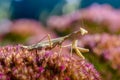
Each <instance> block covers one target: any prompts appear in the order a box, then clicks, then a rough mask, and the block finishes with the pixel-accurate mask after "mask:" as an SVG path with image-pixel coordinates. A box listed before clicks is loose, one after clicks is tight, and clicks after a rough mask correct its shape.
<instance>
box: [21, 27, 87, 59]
mask: <svg viewBox="0 0 120 80" xmlns="http://www.w3.org/2000/svg"><path fill="white" fill-rule="evenodd" d="M87 33H88V31H86V30H85V29H83V28H80V29H79V30H78V31H75V32H72V33H71V34H68V35H66V36H63V37H59V38H55V39H50V35H49V34H48V40H46V41H42V42H39V43H36V44H32V45H29V46H22V48H26V49H28V50H33V49H42V48H44V49H49V50H50V49H53V48H54V47H56V46H60V47H62V43H63V42H64V41H65V40H67V39H71V38H72V44H70V45H69V46H71V53H72V50H75V53H76V54H77V55H78V56H80V57H81V58H83V59H84V56H83V55H82V54H81V52H88V51H89V50H88V49H85V48H80V47H78V46H77V44H78V37H79V36H83V35H85V34H87ZM63 47H65V46H63Z"/></svg>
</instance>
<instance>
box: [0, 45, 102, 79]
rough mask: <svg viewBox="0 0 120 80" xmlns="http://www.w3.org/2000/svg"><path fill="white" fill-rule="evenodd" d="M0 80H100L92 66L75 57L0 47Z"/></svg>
mask: <svg viewBox="0 0 120 80" xmlns="http://www.w3.org/2000/svg"><path fill="white" fill-rule="evenodd" d="M0 80H100V76H99V74H98V72H97V71H96V70H95V68H94V66H93V65H92V64H90V63H88V62H87V61H86V60H84V59H81V58H79V57H78V56H76V55H72V56H71V55H70V54H64V53H61V54H58V53H56V52H52V51H45V50H41V51H39V50H33V51H28V50H26V49H23V48H21V45H17V46H5V47H0Z"/></svg>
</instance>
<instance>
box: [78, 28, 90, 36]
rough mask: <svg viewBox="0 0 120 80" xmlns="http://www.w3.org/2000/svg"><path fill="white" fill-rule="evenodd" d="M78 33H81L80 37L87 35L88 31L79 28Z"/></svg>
mask: <svg viewBox="0 0 120 80" xmlns="http://www.w3.org/2000/svg"><path fill="white" fill-rule="evenodd" d="M80 32H81V35H85V34H87V33H88V31H87V30H85V29H83V28H80Z"/></svg>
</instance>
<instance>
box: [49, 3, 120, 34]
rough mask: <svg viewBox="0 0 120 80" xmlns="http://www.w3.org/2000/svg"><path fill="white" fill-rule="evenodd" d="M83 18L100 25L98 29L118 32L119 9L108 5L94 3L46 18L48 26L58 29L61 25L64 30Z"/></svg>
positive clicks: (80, 22)
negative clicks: (61, 14) (69, 12)
mask: <svg viewBox="0 0 120 80" xmlns="http://www.w3.org/2000/svg"><path fill="white" fill-rule="evenodd" d="M83 20H85V21H88V22H90V23H94V24H97V25H99V26H100V27H102V28H100V29H104V28H105V29H107V30H109V31H110V32H118V31H119V30H120V23H119V21H120V10H115V9H113V8H112V7H111V6H109V5H98V4H94V5H92V6H90V7H88V8H85V9H81V10H79V11H76V12H74V13H71V14H67V15H63V16H53V17H51V18H50V19H48V26H50V27H51V28H55V29H58V30H60V29H61V27H62V29H64V30H65V29H67V28H69V27H72V26H74V27H75V25H80V24H82V21H83ZM59 23H61V24H59ZM58 24H59V25H58ZM103 26H106V27H103ZM89 27H90V26H88V28H89ZM96 27H98V26H96ZM98 28H99V27H98Z"/></svg>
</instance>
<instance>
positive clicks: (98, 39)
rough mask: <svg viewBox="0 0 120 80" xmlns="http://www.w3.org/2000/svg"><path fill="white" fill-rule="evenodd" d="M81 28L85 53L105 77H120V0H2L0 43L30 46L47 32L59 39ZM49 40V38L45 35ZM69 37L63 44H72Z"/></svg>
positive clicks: (107, 79)
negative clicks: (87, 51) (82, 29)
mask: <svg viewBox="0 0 120 80" xmlns="http://www.w3.org/2000/svg"><path fill="white" fill-rule="evenodd" d="M80 27H83V28H85V29H87V30H88V31H89V34H88V35H85V36H83V37H80V38H79V44H78V46H80V47H85V48H89V49H90V52H89V53H85V54H83V55H84V56H85V57H86V59H87V60H88V61H90V62H91V63H93V64H94V66H95V68H96V69H97V70H98V71H99V72H100V74H101V76H102V80H119V79H120V0H52V1H49V0H1V1H0V45H1V46H4V45H9V44H24V45H30V44H33V43H37V42H39V41H40V40H42V39H43V38H44V37H45V36H46V35H47V34H50V35H51V38H56V37H60V36H64V35H66V34H69V33H71V32H73V31H75V30H77V29H79V28H80ZM45 39H47V38H45ZM70 42H71V40H67V41H66V42H65V43H64V44H68V43H70Z"/></svg>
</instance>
